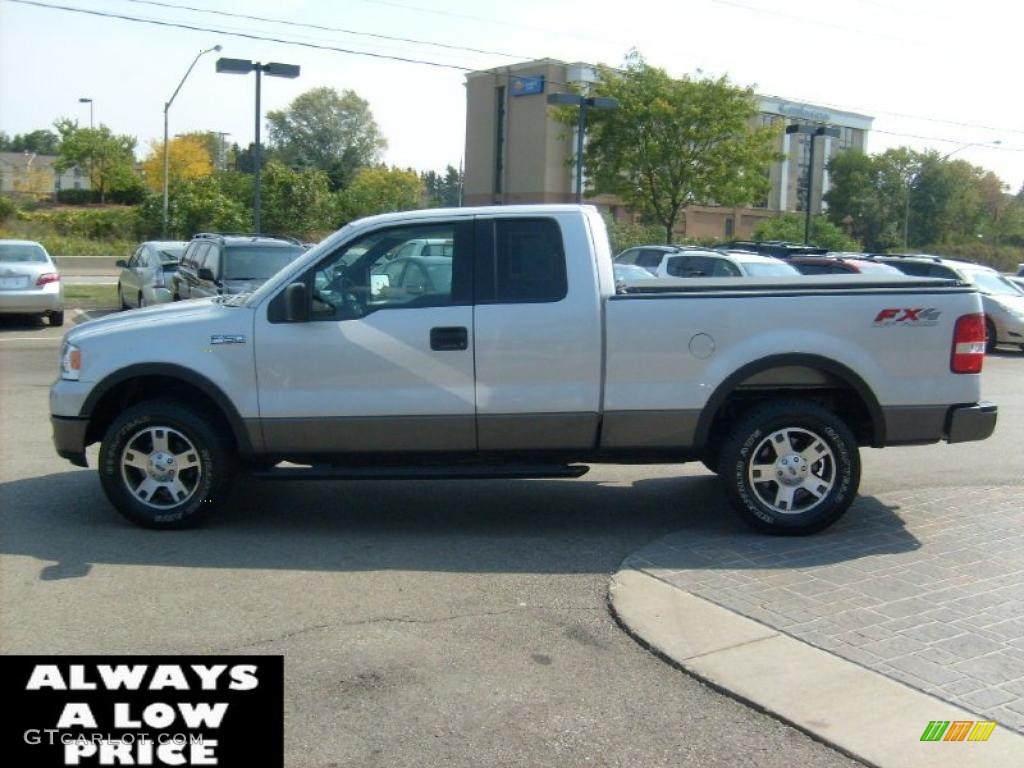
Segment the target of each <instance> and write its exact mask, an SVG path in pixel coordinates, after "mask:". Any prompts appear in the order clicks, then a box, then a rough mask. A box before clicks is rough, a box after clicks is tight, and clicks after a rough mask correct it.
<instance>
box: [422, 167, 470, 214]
mask: <svg viewBox="0 0 1024 768" xmlns="http://www.w3.org/2000/svg"><path fill="white" fill-rule="evenodd" d="M422 176H423V186H424V187H425V188H426V195H427V207H428V208H455V207H458V206H459V205H460V204H461V202H462V174H461V173H459V169H458V168H456V167H455V166H453V165H449V166H447V167H446V168H445V170H444V173H443V174H441V173H437V172H436V171H426V172H425V173H423V174H422Z"/></svg>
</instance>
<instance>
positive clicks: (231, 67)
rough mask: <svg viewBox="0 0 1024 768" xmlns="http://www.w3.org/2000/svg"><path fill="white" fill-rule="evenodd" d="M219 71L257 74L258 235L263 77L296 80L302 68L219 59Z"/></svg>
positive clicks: (254, 213) (255, 219) (255, 185)
mask: <svg viewBox="0 0 1024 768" xmlns="http://www.w3.org/2000/svg"><path fill="white" fill-rule="evenodd" d="M217 71H218V72H223V73H226V74H229V75H247V74H249V73H250V72H255V73H256V131H255V133H256V146H255V148H254V149H253V166H254V167H253V172H254V173H255V178H254V179H253V196H252V202H253V206H252V219H253V227H254V231H255V232H256V234H259V232H260V209H261V200H260V169H261V168H262V166H263V148H262V147H261V146H260V120H261V113H260V90H261V86H260V83H261V76H262V74H263V73H264V72H266V73H267V74H268V75H270V76H271V77H287V78H290V79H294V78H296V77H298V76H299V73H300V71H301V70H300V67H299V66H298V65H297V64H279V63H277V62H273V61H272V62H270V63H269V64H260V63H259V62H258V61H250V60H249V59H217Z"/></svg>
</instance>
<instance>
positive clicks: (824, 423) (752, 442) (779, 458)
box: [719, 399, 860, 536]
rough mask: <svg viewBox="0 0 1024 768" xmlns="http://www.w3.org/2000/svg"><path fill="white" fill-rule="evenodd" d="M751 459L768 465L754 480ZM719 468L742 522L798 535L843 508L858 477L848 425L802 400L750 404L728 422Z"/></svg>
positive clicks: (811, 530)
mask: <svg viewBox="0 0 1024 768" xmlns="http://www.w3.org/2000/svg"><path fill="white" fill-rule="evenodd" d="M780 434H782V435H783V436H782V437H781V438H780V437H778V436H779V435H780ZM776 440H778V441H780V442H782V443H783V446H784V450H780V449H779V448H777V447H776V442H775V441H776ZM801 452H805V453H808V454H810V460H809V459H808V457H805V456H801V455H800V454H801ZM784 459H785V461H784ZM756 466H762V467H770V473H769V472H767V471H765V474H771V476H768V477H766V479H765V480H763V481H758V480H756V477H757V476H761V475H759V473H761V472H762V471H761V470H757V469H754V467H756ZM780 473H781V474H780ZM719 475H720V477H721V478H722V479H723V480H724V481H725V484H726V488H727V491H728V494H729V501H730V502H731V503H732V506H733V509H734V510H735V511H736V513H737V514H738V515H739V516H740V517H741V518H742V519H743V520H744V521H745V522H747V523H748V524H749V525H751V526H753V527H754V528H756V529H758V530H760V531H764V532H767V533H773V534H779V535H789V536H802V535H806V534H809V533H814V532H816V531H820V530H822V529H824V528H827V527H828V526H830V525H832V523H834V522H835V521H836V520H838V519H839V518H840V517H842V515H843V513H844V512H846V510H847V509H849V507H850V504H852V503H853V500H854V499H855V498H856V496H857V488H858V486H859V485H860V453H859V451H858V449H857V440H856V438H855V437H854V436H853V433H852V432H851V431H850V429H849V427H847V426H846V424H845V423H843V421H842V420H841V419H839V418H838V417H836V416H835V415H834V414H833V413H832V412H831V411H829V410H828V409H826V408H824V407H822V406H820V405H818V404H817V403H815V402H812V401H810V400H798V399H793V400H775V401H772V402H768V403H764V404H763V405H759V406H757V407H755V408H754V409H752V410H751V411H749V412H748V413H747V414H746V415H744V417H743V418H742V419H741V420H740V421H739V422H738V423H737V424H736V426H735V427H734V428H733V430H732V432H731V433H730V434H729V437H728V438H727V439H726V441H725V443H724V444H723V446H722V452H721V460H720V464H719ZM779 477H781V478H782V480H781V481H780V479H779ZM801 478H802V479H801ZM789 489H792V490H789ZM818 493H820V494H821V495H820V497H819V496H817V495H816V494H818ZM787 494H788V500H786V499H785V496H786V495H787ZM769 498H770V499H771V501H769V500H768V499H769ZM787 507H788V510H787ZM794 510H795V511H794Z"/></svg>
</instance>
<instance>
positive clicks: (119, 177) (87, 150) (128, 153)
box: [54, 118, 140, 203]
mask: <svg viewBox="0 0 1024 768" xmlns="http://www.w3.org/2000/svg"><path fill="white" fill-rule="evenodd" d="M54 126H55V127H56V129H57V132H58V133H59V134H60V154H59V155H58V157H57V161H56V162H55V163H54V166H55V167H56V168H57V170H58V171H61V172H63V171H66V170H69V169H71V168H75V167H79V168H83V169H85V170H87V171H88V173H89V183H90V185H91V186H92V188H93V189H95V190H96V191H97V192H98V193H99V196H100V202H101V203H105V202H106V196H107V193H108V192H113V191H117V190H127V189H134V188H136V187H138V186H139V185H140V180H139V178H138V175H137V174H136V173H135V169H134V165H135V137H134V136H118V135H115V134H114V133H112V132H111V131H110V129H109V128H108V127H107V126H105V125H100V127H99V128H79V127H78V123H77V122H74V121H72V120H68V119H67V118H62V119H61V120H58V121H57V122H56V123H55V124H54Z"/></svg>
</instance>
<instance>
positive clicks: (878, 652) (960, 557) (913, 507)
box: [626, 486, 1024, 732]
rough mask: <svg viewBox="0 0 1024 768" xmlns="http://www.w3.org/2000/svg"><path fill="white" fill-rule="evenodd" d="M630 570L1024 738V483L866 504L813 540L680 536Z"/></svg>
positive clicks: (740, 533) (725, 530)
mask: <svg viewBox="0 0 1024 768" xmlns="http://www.w3.org/2000/svg"><path fill="white" fill-rule="evenodd" d="M722 514H726V511H725V510H723V511H722ZM626 565H627V566H631V567H633V568H636V569H638V570H643V571H645V572H647V573H650V574H651V575H653V576H657V577H658V578H661V579H663V580H664V581H667V582H669V583H671V584H673V585H675V586H677V587H679V588H681V589H684V590H686V591H688V592H691V593H693V594H695V595H699V596H700V597H703V598H705V599H708V600H711V601H712V602H715V603H718V604H719V605H722V606H725V607H727V608H730V609H732V610H734V611H736V612H737V613H740V614H743V615H745V616H749V617H750V618H753V619H757V620H758V621H761V622H763V623H764V624H767V625H769V626H771V627H774V628H775V629H778V630H781V631H783V632H785V633H787V634H789V635H792V636H793V637H796V638H798V639H800V640H803V641H805V642H808V643H811V644H812V645H815V646H818V647H819V648H822V649H824V650H827V651H831V652H832V653H835V654H837V655H839V656H842V657H844V658H846V659H849V660H851V661H854V662H857V663H859V664H861V665H863V666H865V667H868V668H870V669H873V670H875V671H878V672H881V673H882V674H885V675H888V676H889V677H892V678H894V679H896V680H900V681H902V682H904V683H906V684H908V685H911V686H913V687H915V688H918V689H920V690H922V691H925V692H927V693H931V694H933V695H935V696H938V697H940V698H943V699H945V700H947V701H950V702H952V703H954V704H957V705H959V706H961V707H964V708H966V709H968V710H971V711H973V712H976V713H977V714H978V715H980V716H982V717H985V718H988V719H994V720H998V721H999V722H1000V723H1001V724H1003V725H1005V726H1007V727H1010V728H1014V729H1015V730H1018V731H1021V732H1024V486H1016V487H1013V486H1011V487H999V488H943V489H937V490H933V491H913V492H905V493H886V494H884V495H882V496H881V497H879V498H872V497H866V498H861V499H859V500H858V501H857V502H856V504H855V505H854V507H853V508H852V509H851V510H850V511H849V512H848V513H847V514H846V516H845V517H844V518H843V519H842V520H841V521H840V522H839V523H837V524H836V525H835V526H833V527H832V528H831V529H829V530H827V531H825V532H823V533H820V534H816V535H814V536H809V537H805V538H775V537H769V536H764V535H759V534H756V533H752V532H747V531H746V530H743V529H740V528H737V527H735V526H732V525H723V526H722V530H721V531H718V532H708V531H707V530H706V529H705V528H703V527H702V529H701V530H700V531H699V532H697V531H686V530H683V531H679V532H677V533H674V534H671V535H669V536H666V537H663V538H661V539H659V540H657V541H655V542H654V543H652V544H651V545H649V546H648V547H645V548H644V549H643V550H640V551H639V552H636V553H635V554H634V555H633V556H632V557H631V558H630V560H629V561H627V563H626Z"/></svg>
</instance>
